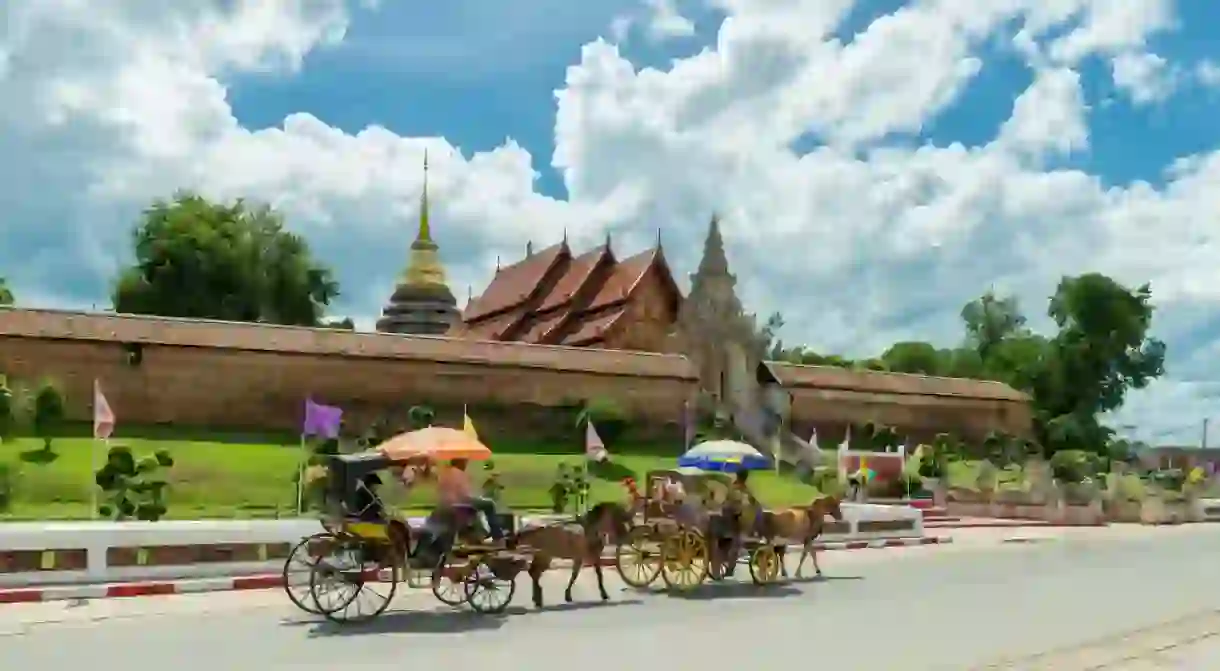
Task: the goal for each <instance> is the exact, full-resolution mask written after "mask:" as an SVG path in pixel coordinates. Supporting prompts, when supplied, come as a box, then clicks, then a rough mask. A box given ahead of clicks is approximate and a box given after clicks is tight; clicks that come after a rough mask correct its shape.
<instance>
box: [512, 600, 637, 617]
mask: <svg viewBox="0 0 1220 671" xmlns="http://www.w3.org/2000/svg"><path fill="white" fill-rule="evenodd" d="M643 603H644V601H643V600H642V599H621V600H616V601H600V600H599V601H572V603H570V604H569V603H562V604H544V605H543V606H542V608H533V606H511V608H509V610H508V612H509V614H512V615H531V614H540V612H572V611H581V610H598V609H601V608H619V606H638V605H641V604H643Z"/></svg>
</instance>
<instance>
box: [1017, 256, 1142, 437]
mask: <svg viewBox="0 0 1220 671" xmlns="http://www.w3.org/2000/svg"><path fill="white" fill-rule="evenodd" d="M1153 311H1154V309H1153V306H1152V291H1151V288H1150V287H1149V286H1148V285H1143V286H1141V287H1138V288H1136V289H1130V288H1128V287H1124V286H1123V285H1121V284H1119V283H1118V282H1115V281H1114V280H1113V279H1111V278H1109V277H1106V276H1105V275H1100V274H1098V273H1090V274H1086V275H1081V276H1078V277H1065V278H1064V279H1063V280H1062V281H1061V282H1060V283H1059V287H1058V289H1057V290H1056V291H1055V295H1054V296H1053V297H1052V298H1051V301H1050V307H1049V309H1048V311H1047V312H1048V314H1049V315H1050V317H1051V318H1052V319H1054V320H1055V323H1056V324H1057V325H1058V326H1059V332H1058V333H1057V334H1056V335H1055V337H1054V338H1053V339H1051V340H1050V342H1049V343H1048V346H1047V351H1046V353H1045V355H1044V357H1043V360H1042V362H1041V364H1040V366H1039V367H1038V370H1037V371H1036V373H1035V374H1034V375H1033V376H1032V380H1033V384H1032V385H1031V387H1032V391H1033V396H1034V400H1035V410H1036V412H1037V414H1038V420H1039V425H1040V426H1039V428H1040V432H1041V434H1042V435H1041V436H1039V437H1040V438H1041V439H1042V441H1041V442H1042V443H1043V445H1045V446H1046V447H1047V449H1048V451H1050V452H1057V451H1060V450H1067V449H1076V450H1086V451H1088V452H1091V453H1094V454H1102V453H1104V452H1105V451H1106V450H1107V446H1108V445H1109V444H1110V443H1111V442H1112V440H1113V431H1111V430H1110V429H1108V428H1107V427H1104V426H1102V425H1101V423H1100V422H1099V420H1098V417H1099V416H1100V415H1102V414H1103V413H1106V412H1111V411H1113V410H1117V409H1118V408H1119V407H1121V406H1122V404H1123V401H1124V400H1125V399H1126V395H1127V392H1128V391H1129V390H1131V389H1143V388H1144V387H1147V386H1148V385H1149V384H1150V383H1151V382H1152V381H1153V380H1155V379H1156V378H1158V377H1160V376H1161V375H1162V374H1163V373H1164V372H1165V344H1164V343H1163V342H1161V341H1160V340H1157V339H1156V338H1152V337H1150V336H1149V330H1150V329H1151V327H1152V315H1153Z"/></svg>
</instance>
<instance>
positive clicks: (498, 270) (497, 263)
mask: <svg viewBox="0 0 1220 671" xmlns="http://www.w3.org/2000/svg"><path fill="white" fill-rule="evenodd" d="M496 272H497V273H498V272H500V255H499V254H496Z"/></svg>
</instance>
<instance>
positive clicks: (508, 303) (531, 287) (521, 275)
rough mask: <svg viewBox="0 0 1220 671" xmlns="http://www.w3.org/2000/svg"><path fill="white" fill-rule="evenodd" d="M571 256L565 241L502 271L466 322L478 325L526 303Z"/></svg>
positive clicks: (475, 302) (470, 309)
mask: <svg viewBox="0 0 1220 671" xmlns="http://www.w3.org/2000/svg"><path fill="white" fill-rule="evenodd" d="M570 256H571V250H569V249H568V243H567V242H561V243H559V244H557V245H551V246H550V247H547V248H546V249H544V250H542V251H540V252H538V253H537V254H533V255H530V256H527V257H525V258H524V259H522V260H521V261H518V262H517V263H514V264H513V265H511V266H508V267H506V268H501V269H500V270H499V271H498V272H497V273H496V276H495V277H493V278H492V280H491V284H490V285H488V287H487V290H486V291H484V292H483V294H482V295H480V296H479V297H478V298H476V299H475V300H473V301H471V303H470V305H469V306H468V307H467V308H466V311H465V313H464V314H463V315H462V319H463V321H465V322H466V323H467V324H470V323H471V322H477V321H479V320H481V319H485V318H487V317H490V316H491V315H494V314H496V313H499V312H503V311H505V310H508V309H511V308H515V307H517V306H519V305H521V304H522V303H524V302H526V301H527V300H529V299H530V298H531V297H533V296H534V295H535V294H536V293H537V291H538V290H539V289H540V288H541V287H542V283H543V280H545V279H546V276H547V274H548V273H550V272H551V270H552V269H553V268H554V267H555V266H556V265H557V264H558V263H560V262H562V261H564V260H566V259H567V258H570Z"/></svg>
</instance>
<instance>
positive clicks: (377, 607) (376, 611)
mask: <svg viewBox="0 0 1220 671" xmlns="http://www.w3.org/2000/svg"><path fill="white" fill-rule="evenodd" d="M348 550H349V551H348V552H345V553H343V556H340V557H336V558H335V559H334V560H332V559H330V558H327V559H323V560H322V561H319V562H318V563H317V564H315V565H314V567H313V571H312V572H311V573H310V576H309V591H310V593H311V594H312V595H313V598H314V603H315V604H317V608H318V611H319V612H320V613H321V614H322V615H323V616H324V617H325V618H326V619H328V620H330V621H332V622H338V623H349V622H367V621H368V620H371V619H373V618H375V617H377V616H378V615H381V614H382V613H384V612H385V610H386V609H387V608H389V607H390V602H391V601H392V600H393V599H394V593H395V592H396V591H397V589H398V579H399V565H398V564H397V563H392V564H391V565H390V566H388V567H383V566H382V565H381V564H379V563H374V562H369V561H366V560H365V559H364V557H363V554H364V553H363V551H362V550H363V548H362V547H360V546H355V547H350V546H349V548H348ZM385 571H389V576H388V579H387V580H382V574H383V573H384V572H385Z"/></svg>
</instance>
